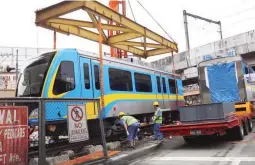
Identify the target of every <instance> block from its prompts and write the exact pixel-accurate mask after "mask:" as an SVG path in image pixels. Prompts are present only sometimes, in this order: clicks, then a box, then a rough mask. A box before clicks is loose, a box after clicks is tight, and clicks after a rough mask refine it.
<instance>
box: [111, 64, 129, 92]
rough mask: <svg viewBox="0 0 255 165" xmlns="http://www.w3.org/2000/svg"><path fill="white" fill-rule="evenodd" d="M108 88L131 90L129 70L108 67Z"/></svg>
mask: <svg viewBox="0 0 255 165" xmlns="http://www.w3.org/2000/svg"><path fill="white" fill-rule="evenodd" d="M108 71H109V82H110V89H111V90H115V91H132V90H133V86H132V76H131V72H129V71H125V70H119V69H113V68H109V70H108Z"/></svg>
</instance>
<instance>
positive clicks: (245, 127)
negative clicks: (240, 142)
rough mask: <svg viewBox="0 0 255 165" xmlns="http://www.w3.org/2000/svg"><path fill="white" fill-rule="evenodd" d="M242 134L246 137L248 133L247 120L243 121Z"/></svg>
mask: <svg viewBox="0 0 255 165" xmlns="http://www.w3.org/2000/svg"><path fill="white" fill-rule="evenodd" d="M243 130H244V131H243V132H244V135H245V136H246V135H248V133H249V126H248V120H246V121H244V122H243Z"/></svg>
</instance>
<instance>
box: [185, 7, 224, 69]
mask: <svg viewBox="0 0 255 165" xmlns="http://www.w3.org/2000/svg"><path fill="white" fill-rule="evenodd" d="M187 16H190V17H193V18H195V19H200V20H203V21H206V22H209V23H214V24H217V25H219V34H220V40H222V39H223V36H222V29H221V22H220V21H213V20H211V19H207V18H204V17H200V16H198V15H194V14H190V13H187V12H186V10H183V20H184V29H185V36H186V49H187V51H188V56H190V43H189V31H188V21H187ZM186 60H187V57H186ZM187 65H188V60H187ZM188 67H189V65H188Z"/></svg>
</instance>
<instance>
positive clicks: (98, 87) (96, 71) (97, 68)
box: [94, 65, 100, 90]
mask: <svg viewBox="0 0 255 165" xmlns="http://www.w3.org/2000/svg"><path fill="white" fill-rule="evenodd" d="M94 76H95V87H96V89H97V90H99V89H100V82H99V67H98V65H94Z"/></svg>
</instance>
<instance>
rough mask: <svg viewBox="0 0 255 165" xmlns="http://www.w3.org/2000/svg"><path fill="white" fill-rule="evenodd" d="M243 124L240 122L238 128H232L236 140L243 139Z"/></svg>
mask: <svg viewBox="0 0 255 165" xmlns="http://www.w3.org/2000/svg"><path fill="white" fill-rule="evenodd" d="M243 128H244V127H243V123H242V122H241V123H240V125H239V126H236V127H234V128H233V133H234V137H235V139H236V140H243V138H244V129H243Z"/></svg>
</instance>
